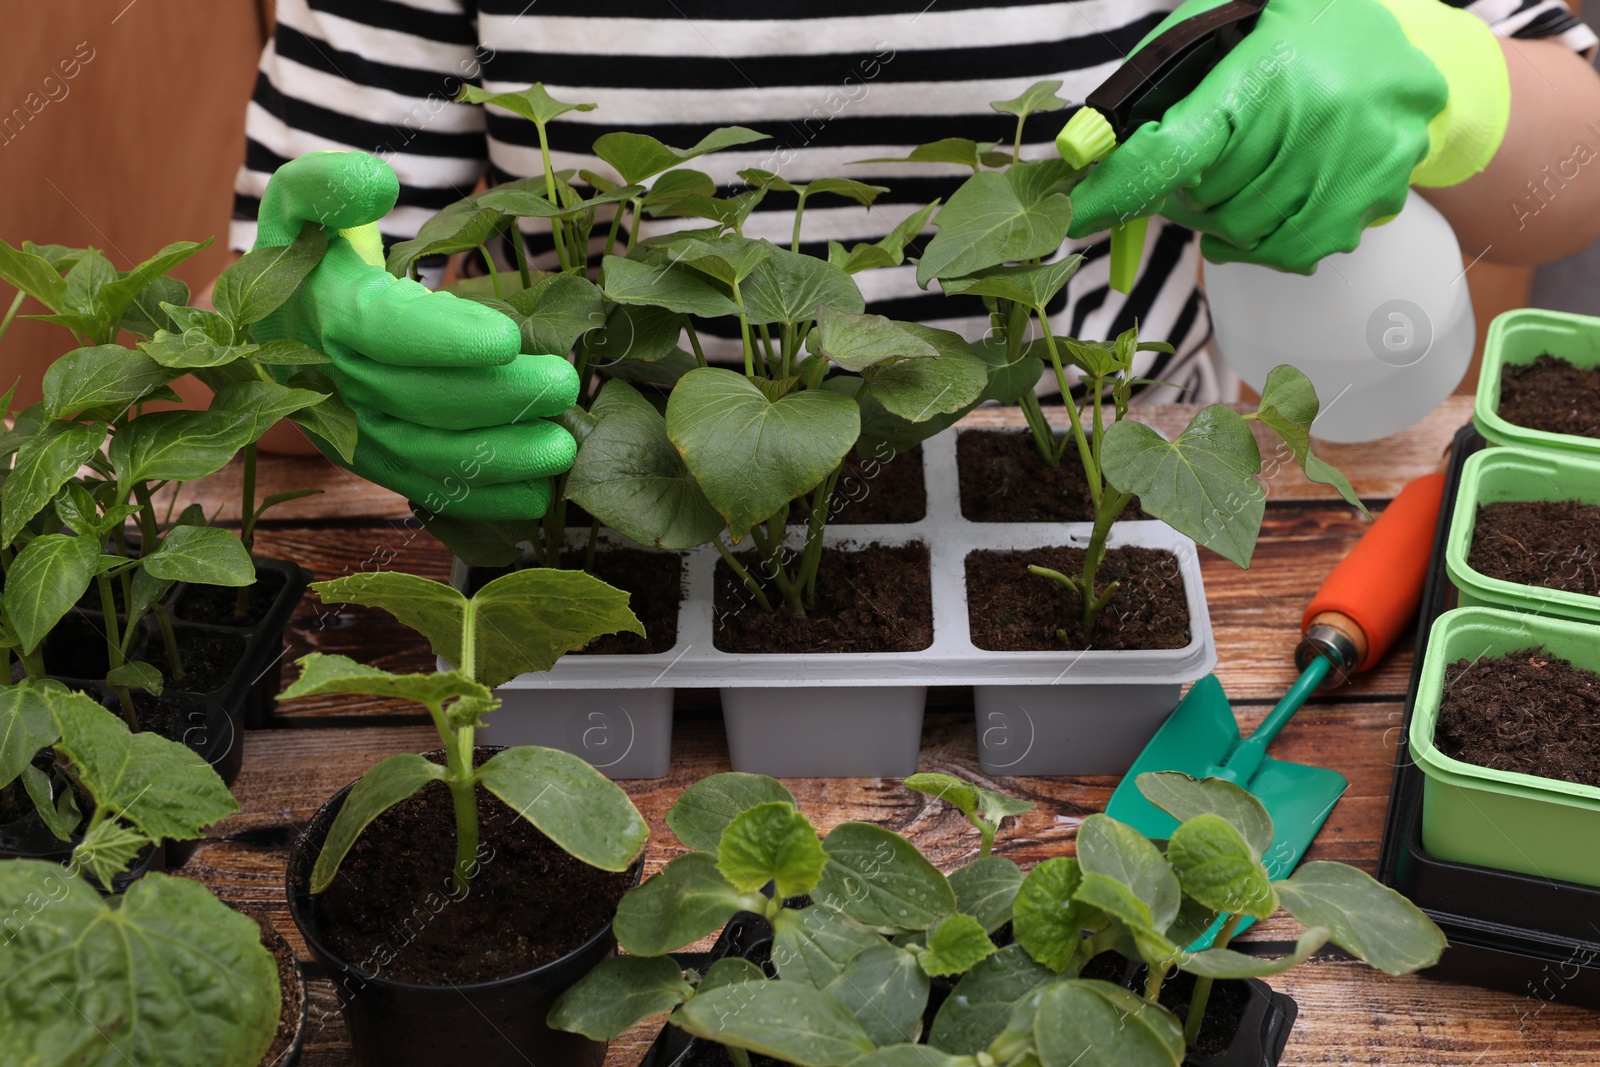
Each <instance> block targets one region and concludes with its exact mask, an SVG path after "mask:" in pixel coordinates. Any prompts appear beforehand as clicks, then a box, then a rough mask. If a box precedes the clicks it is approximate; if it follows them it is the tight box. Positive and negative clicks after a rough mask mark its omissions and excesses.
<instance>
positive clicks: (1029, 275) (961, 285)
mask: <svg viewBox="0 0 1600 1067" xmlns="http://www.w3.org/2000/svg"><path fill="white" fill-rule="evenodd" d="M1082 265H1083V257H1082V256H1079V255H1071V256H1063V257H1062V258H1061V259H1059V260H1057V261H1056V262H1054V263H1037V264H1029V265H1026V266H1019V267H990V268H989V269H988V270H986V271H984V272H983V273H982V274H975V275H971V276H969V277H966V278H945V279H942V280H941V281H940V285H942V286H943V287H944V291H945V292H947V293H963V294H966V295H968V296H990V297H996V298H998V299H1001V300H1011V301H1015V302H1016V303H1018V304H1021V305H1023V306H1024V307H1029V308H1033V309H1034V310H1035V311H1037V310H1039V309H1041V308H1043V307H1044V306H1045V305H1046V304H1048V303H1050V301H1051V300H1052V299H1054V298H1055V295H1056V294H1057V293H1059V292H1060V291H1061V290H1062V289H1063V288H1065V287H1066V284H1067V281H1068V279H1070V278H1071V277H1072V276H1073V275H1074V274H1076V273H1078V268H1079V267H1080V266H1082Z"/></svg>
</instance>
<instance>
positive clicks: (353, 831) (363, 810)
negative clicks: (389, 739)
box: [285, 656, 445, 893]
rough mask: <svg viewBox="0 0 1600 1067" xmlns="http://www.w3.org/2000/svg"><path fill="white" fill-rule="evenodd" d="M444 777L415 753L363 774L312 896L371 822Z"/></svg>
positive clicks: (332, 833) (329, 841) (316, 873)
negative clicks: (430, 783)
mask: <svg viewBox="0 0 1600 1067" xmlns="http://www.w3.org/2000/svg"><path fill="white" fill-rule="evenodd" d="M309 658H311V657H309V656H308V657H307V659H309ZM327 658H330V659H331V658H334V657H327ZM338 658H341V659H342V658H343V657H338ZM307 670H308V671H309V670H310V668H309V667H308V668H307ZM304 681H305V675H304V674H302V675H301V682H304ZM285 695H287V694H285ZM444 774H445V769H444V768H443V767H441V766H440V765H439V764H437V763H433V762H431V761H429V760H426V759H423V758H422V757H421V756H419V755H417V754H416V753H415V752H401V753H398V754H396V755H393V756H390V757H389V758H388V759H385V760H381V761H380V762H379V763H378V764H377V765H376V766H374V767H373V768H372V769H371V770H369V771H368V772H367V773H366V774H363V775H362V776H361V779H360V781H358V782H356V784H355V786H354V787H352V788H351V790H350V792H349V793H347V794H346V795H345V798H344V803H343V804H342V805H340V807H339V813H338V814H337V815H335V816H334V818H333V825H332V826H330V827H329V828H328V836H327V838H326V839H325V840H324V841H323V843H322V851H321V852H319V853H317V862H316V866H315V867H314V868H313V869H312V871H311V892H313V893H321V892H323V891H324V890H325V889H327V888H328V886H330V885H332V884H333V877H334V875H336V874H338V873H339V865H340V864H341V863H343V862H344V858H345V856H346V854H348V853H349V851H350V848H351V846H352V845H354V844H355V843H356V838H358V837H360V836H361V831H363V830H365V829H366V828H367V826H368V825H369V824H371V822H372V820H373V819H376V818H377V817H378V816H379V815H382V814H383V813H384V812H386V811H388V810H389V809H390V808H392V807H394V806H395V805H396V804H398V803H400V802H401V801H402V800H404V799H406V798H407V797H409V796H411V795H412V794H414V793H416V792H417V790H419V789H421V788H422V787H423V786H425V785H427V784H428V783H429V782H434V781H439V780H442V779H443V778H444Z"/></svg>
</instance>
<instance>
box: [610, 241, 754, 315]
mask: <svg viewBox="0 0 1600 1067" xmlns="http://www.w3.org/2000/svg"><path fill="white" fill-rule="evenodd" d="M601 287H602V289H603V290H604V291H605V294H606V296H607V297H609V298H610V299H611V300H612V301H614V302H616V303H618V304H636V305H642V306H645V307H658V308H665V309H667V310H668V311H676V312H679V313H682V314H686V315H698V316H700V317H701V318H705V319H714V318H718V317H721V316H723V315H737V314H738V313H739V305H738V304H735V303H734V302H733V300H732V298H731V297H729V296H728V295H726V294H725V293H724V292H723V291H722V290H721V289H720V288H718V287H717V285H716V283H714V282H712V281H711V279H709V278H707V277H705V276H703V275H700V274H697V273H695V272H694V271H691V270H687V269H685V268H682V267H675V266H672V265H670V264H662V265H652V264H649V263H641V262H639V261H638V260H633V259H623V258H622V257H621V256H607V257H606V258H605V263H604V265H603V267H602V268H601Z"/></svg>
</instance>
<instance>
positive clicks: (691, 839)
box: [667, 771, 794, 856]
mask: <svg viewBox="0 0 1600 1067" xmlns="http://www.w3.org/2000/svg"><path fill="white" fill-rule="evenodd" d="M773 802H777V803H784V804H788V805H789V806H790V807H793V806H794V794H792V793H790V792H789V790H788V789H787V788H786V787H785V786H784V784H783V783H782V782H780V781H778V780H777V779H776V778H768V777H767V776H766V775H764V774H744V773H741V772H739V771H725V772H723V773H722V774H713V775H711V776H710V777H708V778H702V779H700V781H698V782H696V783H695V784H694V785H691V786H690V787H689V788H688V789H685V790H684V791H683V795H682V796H680V797H678V800H677V802H676V803H674V804H673V805H672V807H671V808H669V809H668V810H667V826H668V827H669V828H671V830H672V832H673V833H675V834H677V835H678V840H679V841H682V842H683V843H684V844H685V845H686V846H688V847H689V848H692V849H695V850H696V851H698V852H709V853H711V854H712V855H713V856H715V855H716V853H717V846H718V845H719V844H720V843H721V841H722V834H723V831H725V830H726V829H727V828H728V824H729V823H731V822H733V820H734V819H735V818H736V817H737V816H738V815H739V814H740V813H741V812H744V811H748V810H749V809H751V808H753V807H755V806H756V805H757V804H767V803H773Z"/></svg>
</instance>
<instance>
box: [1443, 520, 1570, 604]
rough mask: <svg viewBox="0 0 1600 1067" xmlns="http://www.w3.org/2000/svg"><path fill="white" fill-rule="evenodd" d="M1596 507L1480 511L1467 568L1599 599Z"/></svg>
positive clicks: (1506, 579) (1492, 575) (1493, 575)
mask: <svg viewBox="0 0 1600 1067" xmlns="http://www.w3.org/2000/svg"><path fill="white" fill-rule="evenodd" d="M1597 545H1600V507H1597V506H1595V505H1593V504H1582V503H1579V502H1578V501H1576V500H1528V501H1521V500H1517V501H1502V502H1498V503H1494V504H1483V505H1480V506H1479V508H1478V516H1477V524H1476V525H1475V526H1474V527H1473V531H1472V548H1471V550H1470V551H1469V552H1468V553H1467V565H1468V566H1469V567H1471V568H1472V569H1473V570H1475V571H1477V572H1478V573H1479V574H1483V575H1487V576H1488V577H1490V578H1500V579H1502V580H1504V581H1508V582H1518V583H1520V584H1522V585H1536V586H1540V587H1541V588H1545V589H1561V590H1564V591H1566V592H1569V593H1583V594H1586V595H1588V596H1600V558H1597V557H1600V552H1597V549H1596V546H1597Z"/></svg>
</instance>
